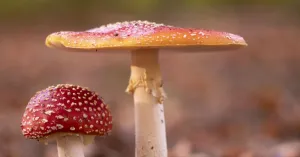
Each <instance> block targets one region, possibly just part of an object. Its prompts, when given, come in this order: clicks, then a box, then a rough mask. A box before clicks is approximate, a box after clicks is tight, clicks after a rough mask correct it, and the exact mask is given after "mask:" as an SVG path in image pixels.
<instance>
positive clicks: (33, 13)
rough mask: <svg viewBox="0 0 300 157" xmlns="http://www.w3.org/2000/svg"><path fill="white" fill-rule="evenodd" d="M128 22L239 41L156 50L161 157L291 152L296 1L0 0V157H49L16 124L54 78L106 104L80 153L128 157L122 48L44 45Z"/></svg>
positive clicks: (294, 149)
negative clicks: (98, 134) (107, 124)
mask: <svg viewBox="0 0 300 157" xmlns="http://www.w3.org/2000/svg"><path fill="white" fill-rule="evenodd" d="M130 20H149V21H153V22H158V23H164V24H169V25H175V26H182V27H197V28H206V29H215V30H220V31H227V32H231V33H235V34H239V35H241V36H243V37H244V38H245V39H246V41H247V42H248V44H249V46H248V47H246V48H244V49H241V50H237V51H230V52H229V51H224V52H217V53H164V52H166V51H161V52H162V53H161V58H160V61H161V69H162V73H163V77H164V82H165V90H166V92H167V93H168V97H169V98H168V100H167V101H166V102H165V114H166V125H167V135H168V137H167V138H168V147H169V156H170V157H300V105H299V103H300V97H299V96H300V84H299V81H300V44H299V41H300V29H299V28H300V1H299V0H285V1H283V0H182V1H180V0H86V1H81V0H51V1H50V0H0V33H1V35H0V124H1V125H0V157H56V156H57V152H56V151H57V150H56V145H55V144H49V145H47V146H45V145H43V144H41V143H38V142H37V141H34V140H28V139H25V138H24V137H23V136H22V134H21V130H20V126H19V125H20V122H21V117H22V115H23V112H24V109H25V107H26V105H27V102H28V101H29V99H30V98H31V96H33V95H34V94H35V92H36V91H38V90H41V89H44V88H46V87H47V86H49V85H55V84H59V83H72V84H77V85H81V86H87V87H90V89H92V90H95V91H97V92H98V93H99V94H100V95H101V96H103V97H104V99H105V100H106V102H107V103H108V104H109V105H110V108H111V110H112V113H113V116H114V130H113V133H112V135H111V136H109V137H107V138H97V139H96V143H95V145H90V146H88V147H87V148H86V157H130V156H131V157H132V156H134V119H133V118H134V117H133V101H132V97H131V96H130V95H127V94H125V92H124V91H125V88H126V86H127V82H128V79H129V74H130V71H129V70H130V68H129V67H130V55H129V53H127V52H120V53H117V54H115V53H114V54H108V53H84V52H82V53H68V52H63V51H58V50H55V49H49V48H47V47H46V46H45V45H44V40H45V37H46V36H47V35H48V34H50V33H52V32H56V31H62V30H70V31H71V30H72V31H79V30H86V29H90V28H94V27H98V26H100V25H103V24H108V23H114V22H118V21H130Z"/></svg>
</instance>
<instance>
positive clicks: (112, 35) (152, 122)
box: [46, 21, 247, 157]
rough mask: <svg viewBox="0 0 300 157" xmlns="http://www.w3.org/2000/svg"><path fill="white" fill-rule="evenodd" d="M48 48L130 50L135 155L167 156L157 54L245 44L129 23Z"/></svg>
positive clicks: (66, 36)
mask: <svg viewBox="0 0 300 157" xmlns="http://www.w3.org/2000/svg"><path fill="white" fill-rule="evenodd" d="M46 45H47V46H48V47H52V48H58V49H66V50H69V51H74V50H75V51H108V50H128V51H130V52H131V60H132V63H131V76H130V79H129V85H128V87H127V89H126V92H128V93H131V94H133V97H134V108H135V135H136V156H138V157H141V156H143V157H167V142H166V130H165V123H164V122H165V120H164V109H163V101H164V100H165V98H166V93H165V92H164V90H163V82H162V77H161V72H160V66H159V56H158V51H159V49H162V48H196V50H198V51H199V52H200V51H203V50H205V51H211V50H213V51H214V50H233V49H237V48H240V47H244V46H246V45H247V44H246V42H245V40H244V39H243V38H242V37H240V36H238V35H234V34H231V33H226V32H218V31H212V30H203V29H194V28H179V27H174V26H169V25H163V24H156V23H153V22H148V21H131V22H122V23H120V22H119V23H115V24H108V25H105V26H101V27H99V28H94V29H90V30H87V31H82V32H73V31H61V32H56V33H52V34H50V35H49V36H48V37H47V39H46Z"/></svg>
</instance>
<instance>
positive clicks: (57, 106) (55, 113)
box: [21, 84, 112, 157]
mask: <svg viewBox="0 0 300 157" xmlns="http://www.w3.org/2000/svg"><path fill="white" fill-rule="evenodd" d="M21 129H22V133H23V135H24V136H25V137H26V138H29V139H36V140H38V141H40V142H44V143H45V144H47V143H48V142H49V141H52V140H56V142H57V149H58V156H59V157H84V153H83V146H84V145H87V144H90V143H92V142H93V139H94V137H95V136H104V135H107V134H108V133H109V132H110V131H111V130H112V116H111V113H110V111H109V109H108V107H107V105H106V104H104V102H103V99H102V98H101V97H99V95H98V94H96V93H95V92H92V91H90V90H88V89H87V88H83V87H80V86H75V85H71V84H59V85H57V86H50V87H48V88H46V89H44V90H41V91H39V92H37V93H36V94H35V95H34V96H33V97H32V98H31V99H30V101H29V103H28V105H27V107H26V109H25V112H24V115H23V118H22V122H21Z"/></svg>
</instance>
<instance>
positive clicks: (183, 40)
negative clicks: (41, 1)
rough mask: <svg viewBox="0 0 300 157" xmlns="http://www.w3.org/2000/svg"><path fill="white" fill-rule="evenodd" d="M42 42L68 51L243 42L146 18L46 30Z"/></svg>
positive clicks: (207, 47) (226, 46)
mask: <svg viewBox="0 0 300 157" xmlns="http://www.w3.org/2000/svg"><path fill="white" fill-rule="evenodd" d="M46 45H47V46H48V47H52V48H58V49H65V50H70V51H101V50H124V49H125V50H135V49H147V48H196V49H198V50H230V49H237V48H240V47H244V46H247V43H246V42H245V40H244V39H243V38H242V37H241V36H238V35H235V34H231V33H227V32H219V31H213V30H204V29H195V28H180V27H174V26H170V25H163V24H156V23H153V22H148V21H131V22H122V23H121V22H119V23H115V24H108V25H105V26H101V27H99V28H94V29H90V30H87V31H82V32H74V31H61V32H56V33H52V34H50V35H49V36H48V37H47V38H46Z"/></svg>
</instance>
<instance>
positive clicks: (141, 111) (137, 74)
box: [126, 49, 168, 157]
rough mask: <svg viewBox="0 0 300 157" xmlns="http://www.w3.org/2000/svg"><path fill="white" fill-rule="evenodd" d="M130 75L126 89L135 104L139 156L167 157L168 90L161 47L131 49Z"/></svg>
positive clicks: (137, 155)
mask: <svg viewBox="0 0 300 157" xmlns="http://www.w3.org/2000/svg"><path fill="white" fill-rule="evenodd" d="M131 57H132V65H131V76H130V81H129V85H128V87H127V90H126V91H127V92H129V93H132V94H133V97H134V104H135V106H134V107H135V136H136V137H135V138H136V150H135V151H136V157H167V154H168V152H167V141H166V126H165V116H164V109H163V108H164V107H163V104H162V103H163V100H164V99H165V97H166V96H165V92H164V90H163V88H162V78H161V72H160V67H159V61H158V58H159V57H158V49H140V50H135V51H132V52H131Z"/></svg>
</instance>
